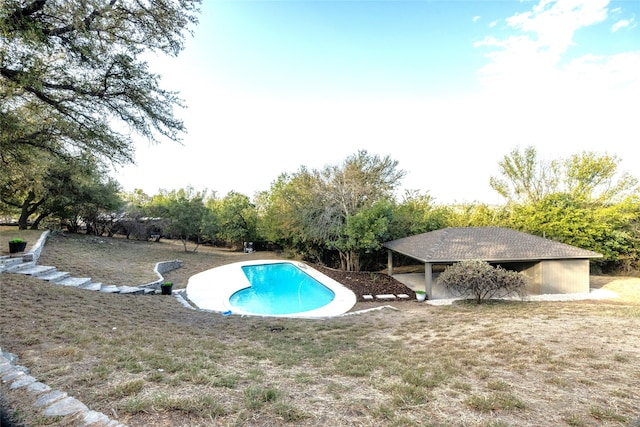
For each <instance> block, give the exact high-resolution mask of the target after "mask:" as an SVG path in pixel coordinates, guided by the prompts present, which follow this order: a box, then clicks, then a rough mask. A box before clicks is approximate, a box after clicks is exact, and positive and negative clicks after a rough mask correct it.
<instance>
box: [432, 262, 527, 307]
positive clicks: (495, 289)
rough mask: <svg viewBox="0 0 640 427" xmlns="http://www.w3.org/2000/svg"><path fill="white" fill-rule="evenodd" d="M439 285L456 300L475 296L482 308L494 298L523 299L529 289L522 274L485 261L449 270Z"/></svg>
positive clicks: (439, 279) (443, 274)
mask: <svg viewBox="0 0 640 427" xmlns="http://www.w3.org/2000/svg"><path fill="white" fill-rule="evenodd" d="M438 283H440V284H442V285H443V286H444V287H445V288H446V289H447V290H448V291H449V292H451V293H452V294H453V295H455V296H473V297H474V299H475V300H476V302H477V303H478V304H481V303H482V302H483V301H485V300H487V299H491V298H503V297H507V296H510V295H518V296H523V295H524V289H525V285H526V282H525V278H524V276H523V275H521V274H520V273H516V272H515V271H508V270H505V269H504V268H502V267H493V266H491V264H489V263H488V262H485V261H481V260H468V261H461V262H459V263H456V264H453V265H451V266H449V267H447V268H446V269H445V271H444V272H442V274H441V275H440V277H439V278H438Z"/></svg>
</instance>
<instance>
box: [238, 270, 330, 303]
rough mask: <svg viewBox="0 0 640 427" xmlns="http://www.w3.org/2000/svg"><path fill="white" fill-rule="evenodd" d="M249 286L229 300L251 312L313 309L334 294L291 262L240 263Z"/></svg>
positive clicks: (327, 300) (328, 301)
mask: <svg viewBox="0 0 640 427" xmlns="http://www.w3.org/2000/svg"><path fill="white" fill-rule="evenodd" d="M242 271H243V272H244V274H245V276H247V279H249V283H251V287H249V288H245V289H242V290H240V291H238V292H236V293H234V294H233V295H231V297H230V298H229V303H230V304H231V305H232V306H233V307H236V308H238V309H240V310H242V311H244V312H247V313H254V314H293V313H301V312H304V311H309V310H314V309H316V308H320V307H323V306H325V305H327V304H329V303H330V302H331V301H333V299H334V298H335V294H334V293H333V291H332V290H330V289H329V288H327V287H326V286H324V285H323V284H322V283H320V282H318V281H317V280H315V279H314V278H313V277H311V276H309V275H308V274H307V273H305V272H304V271H302V270H301V269H299V268H298V267H296V266H295V265H293V264H291V263H286V262H283V263H275V264H261V265H246V266H243V267H242Z"/></svg>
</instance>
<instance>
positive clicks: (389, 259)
mask: <svg viewBox="0 0 640 427" xmlns="http://www.w3.org/2000/svg"><path fill="white" fill-rule="evenodd" d="M387 268H388V269H389V276H390V277H391V276H393V252H391V249H387Z"/></svg>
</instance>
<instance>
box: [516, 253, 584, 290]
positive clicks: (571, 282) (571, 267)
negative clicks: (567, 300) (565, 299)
mask: <svg viewBox="0 0 640 427" xmlns="http://www.w3.org/2000/svg"><path fill="white" fill-rule="evenodd" d="M523 273H524V274H525V275H526V276H527V279H528V280H529V284H528V285H527V292H529V293H530V294H533V295H538V294H571V293H586V292H589V260H587V259H568V260H550V261H540V262H539V263H538V264H535V265H533V266H530V267H529V268H527V269H525V270H523Z"/></svg>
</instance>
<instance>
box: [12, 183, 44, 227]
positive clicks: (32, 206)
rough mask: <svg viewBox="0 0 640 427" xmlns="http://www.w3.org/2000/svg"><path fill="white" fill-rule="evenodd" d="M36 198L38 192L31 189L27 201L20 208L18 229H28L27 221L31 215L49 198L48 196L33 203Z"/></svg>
mask: <svg viewBox="0 0 640 427" xmlns="http://www.w3.org/2000/svg"><path fill="white" fill-rule="evenodd" d="M35 198H36V194H35V193H34V192H33V191H29V195H28V196H27V198H26V199H25V201H24V202H23V203H22V208H21V210H20V218H19V219H18V229H20V230H26V229H27V221H28V220H29V217H30V216H31V215H33V213H34V212H35V211H36V210H37V209H38V207H39V206H40V205H41V204H42V203H44V201H45V200H46V199H47V198H46V197H44V198H42V199H41V200H39V201H37V202H35V203H32V202H33V200H34V199H35Z"/></svg>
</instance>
